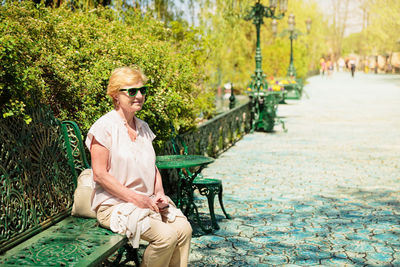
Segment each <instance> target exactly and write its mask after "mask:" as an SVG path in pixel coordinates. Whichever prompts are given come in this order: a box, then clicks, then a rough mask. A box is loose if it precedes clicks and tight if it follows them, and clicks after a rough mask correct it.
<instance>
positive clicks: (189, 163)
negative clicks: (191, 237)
mask: <svg viewBox="0 0 400 267" xmlns="http://www.w3.org/2000/svg"><path fill="white" fill-rule="evenodd" d="M213 161H214V159H213V158H210V157H206V156H202V155H166V156H157V159H156V165H157V168H158V169H179V170H181V171H179V179H178V194H177V195H178V198H177V203H176V204H177V207H178V208H180V209H183V208H184V213H185V215H186V216H188V217H189V216H190V215H192V214H194V215H195V218H196V220H197V224H198V226H199V227H200V228H201V229H202V230H203V231H204V232H211V231H212V229H207V228H205V227H204V226H203V225H202V223H200V218H199V211H198V209H197V206H196V204H195V203H194V196H193V191H194V189H193V180H194V179H195V178H196V177H197V175H198V174H199V173H200V172H201V170H202V169H203V168H204V167H205V166H207V164H210V163H212V162H213ZM189 168H196V170H195V171H194V172H191V171H189ZM194 212H195V213H194Z"/></svg>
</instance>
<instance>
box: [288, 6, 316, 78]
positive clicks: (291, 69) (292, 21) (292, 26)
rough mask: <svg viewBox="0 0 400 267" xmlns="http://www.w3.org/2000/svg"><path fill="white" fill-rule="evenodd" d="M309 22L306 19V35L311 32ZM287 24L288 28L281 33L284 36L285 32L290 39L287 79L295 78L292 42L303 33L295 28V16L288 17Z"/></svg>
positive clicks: (309, 20)
mask: <svg viewBox="0 0 400 267" xmlns="http://www.w3.org/2000/svg"><path fill="white" fill-rule="evenodd" d="M311 22H312V21H311V19H310V18H308V19H306V28H307V33H309V32H310V30H311ZM288 24H289V28H288V29H287V30H285V31H283V32H282V34H283V35H285V34H286V33H287V32H289V39H290V63H289V68H288V72H287V76H288V77H296V68H295V67H294V63H293V40H296V39H297V36H299V35H301V34H303V33H302V32H300V31H299V30H297V29H296V28H295V26H296V21H295V16H294V15H293V14H290V15H289V19H288Z"/></svg>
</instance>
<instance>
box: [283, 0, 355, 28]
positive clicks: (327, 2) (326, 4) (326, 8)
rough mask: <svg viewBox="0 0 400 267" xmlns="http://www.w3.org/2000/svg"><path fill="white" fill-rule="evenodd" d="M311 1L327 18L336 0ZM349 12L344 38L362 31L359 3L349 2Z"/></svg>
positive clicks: (353, 0) (352, 0)
mask: <svg viewBox="0 0 400 267" xmlns="http://www.w3.org/2000/svg"><path fill="white" fill-rule="evenodd" d="M289 1H290V0H289ZM306 1H307V0H306ZM311 1H315V2H317V3H318V4H319V5H320V7H321V9H322V11H323V12H325V13H326V14H327V15H328V16H331V15H332V6H333V1H337V0H311ZM350 11H351V16H349V19H348V23H347V28H346V31H345V36H347V35H349V34H351V33H356V32H360V31H361V30H362V12H361V11H360V8H359V2H358V1H357V0H350Z"/></svg>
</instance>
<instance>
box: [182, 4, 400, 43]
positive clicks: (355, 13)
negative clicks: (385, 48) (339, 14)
mask: <svg viewBox="0 0 400 267" xmlns="http://www.w3.org/2000/svg"><path fill="white" fill-rule="evenodd" d="M264 1H265V2H267V1H266V0H264ZM288 1H290V0H288ZM303 1H305V2H306V1H313V2H317V3H318V4H319V5H320V7H321V10H322V11H323V12H326V14H327V16H331V15H332V5H333V1H338V0H303ZM399 1H400V0H399ZM188 3H189V0H179V1H175V5H176V6H175V7H176V8H177V9H180V10H182V11H183V14H184V17H186V20H188V21H189V23H190V24H192V23H193V22H192V21H191V16H190V11H189V10H188V5H189V4H188ZM358 5H359V3H358V1H357V0H350V10H351V11H352V13H351V17H350V18H349V20H348V25H347V28H346V31H345V36H347V35H349V34H351V33H356V32H360V31H361V29H362V13H361V12H360V9H359V7H358ZM198 9H199V7H198V5H196V7H195V12H196V10H198ZM185 14H186V16H185ZM197 23H198V21H195V22H194V24H195V25H196V24H197Z"/></svg>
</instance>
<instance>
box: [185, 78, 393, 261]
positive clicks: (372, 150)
mask: <svg viewBox="0 0 400 267" xmlns="http://www.w3.org/2000/svg"><path fill="white" fill-rule="evenodd" d="M306 91H307V93H308V95H309V99H307V98H303V99H302V100H300V101H289V104H288V105H281V106H280V107H279V115H281V116H284V117H286V118H285V120H286V125H287V128H288V130H289V131H288V132H287V133H284V132H283V131H282V130H281V129H280V128H279V127H276V132H275V133H272V134H271V133H259V132H257V133H254V134H249V135H246V136H245V137H244V138H243V139H242V140H241V141H239V142H238V143H237V144H236V145H235V146H234V147H232V148H230V149H229V150H228V151H227V152H225V153H223V154H222V155H221V156H220V157H219V158H218V159H217V160H216V161H215V162H214V163H213V164H211V165H209V167H208V168H207V169H205V170H204V171H203V174H205V176H210V177H215V178H219V179H222V180H223V185H224V203H225V205H226V206H225V207H226V208H227V211H228V213H230V214H231V215H232V216H233V219H231V220H227V219H224V217H223V213H222V211H221V210H220V208H219V205H218V203H217V201H216V203H215V205H216V212H217V216H218V219H219V225H220V227H221V229H220V230H218V231H216V232H215V233H214V234H212V235H203V236H200V237H195V238H193V240H192V251H191V254H190V266H271V265H285V266H311V265H323V266H364V265H369V266H400V202H399V201H400V194H399V193H400V76H391V75H386V76H384V75H366V74H359V73H356V77H355V78H354V79H351V77H350V74H348V73H344V74H335V75H334V76H333V77H332V78H330V79H329V78H321V77H312V78H310V79H309V84H308V85H307V86H306ZM199 198H201V197H200V196H199ZM203 208H204V209H203ZM203 208H202V209H203V211H204V212H206V211H207V210H206V209H205V208H206V206H204V207H203Z"/></svg>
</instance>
